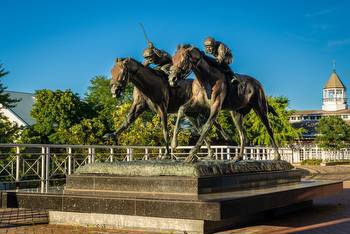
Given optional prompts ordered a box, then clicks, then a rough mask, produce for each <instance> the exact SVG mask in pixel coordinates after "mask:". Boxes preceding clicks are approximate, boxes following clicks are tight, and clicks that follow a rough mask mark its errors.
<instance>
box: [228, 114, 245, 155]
mask: <svg viewBox="0 0 350 234" xmlns="http://www.w3.org/2000/svg"><path fill="white" fill-rule="evenodd" d="M230 114H231V117H232V120H233V122H234V124H235V126H236V128H237V130H238V133H239V138H240V141H241V147H240V151H239V155H236V156H235V157H234V158H233V160H234V161H240V160H243V155H244V146H245V145H246V139H247V138H246V133H245V130H244V128H243V117H244V116H243V115H242V114H240V113H238V112H236V111H230Z"/></svg>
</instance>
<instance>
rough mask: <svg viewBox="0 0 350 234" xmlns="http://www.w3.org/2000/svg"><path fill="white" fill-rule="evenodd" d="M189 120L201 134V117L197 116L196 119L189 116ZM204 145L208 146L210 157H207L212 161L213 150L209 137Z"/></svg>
mask: <svg viewBox="0 0 350 234" xmlns="http://www.w3.org/2000/svg"><path fill="white" fill-rule="evenodd" d="M187 118H188V120H189V121H190V122H191V124H192V125H193V127H194V129H195V131H196V132H197V133H198V134H199V133H200V125H201V124H200V117H199V116H197V119H194V118H193V117H189V116H187ZM204 143H205V145H206V146H207V149H208V156H207V157H206V158H207V159H212V157H213V154H214V152H213V149H212V148H211V145H210V139H209V137H206V138H205V139H204Z"/></svg>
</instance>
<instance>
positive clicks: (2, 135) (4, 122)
mask: <svg viewBox="0 0 350 234" xmlns="http://www.w3.org/2000/svg"><path fill="white" fill-rule="evenodd" d="M8 73H9V72H7V71H5V69H4V68H3V67H2V64H0V108H4V107H5V108H10V107H14V106H15V105H16V103H17V102H18V100H16V99H12V98H11V97H10V94H8V93H5V91H6V89H7V87H6V86H5V85H4V84H3V83H2V80H1V78H3V77H5V76H6V75H7V74H8ZM18 133H19V127H18V125H17V124H15V123H11V122H10V121H9V120H8V118H6V116H4V115H3V114H2V113H1V112H0V143H13V142H14V141H15V140H16V138H17V137H18Z"/></svg>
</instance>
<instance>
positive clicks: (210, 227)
mask: <svg viewBox="0 0 350 234" xmlns="http://www.w3.org/2000/svg"><path fill="white" fill-rule="evenodd" d="M309 206H312V201H305V202H301V203H297V204H293V205H290V206H287V207H283V208H277V209H272V210H267V211H264V212H259V213H256V214H250V215H242V216H239V217H238V216H237V217H233V218H229V219H223V220H220V221H210V220H195V219H175V218H157V217H145V216H131V215H112V214H98V213H79V212H61V211H49V220H50V221H49V222H50V224H55V225H73V226H76V225H78V226H86V227H95V228H113V229H127V230H140V231H148V232H152V231H153V232H162V233H163V232H166V233H172V234H175V233H179V234H184V233H186V234H205V233H213V232H217V231H222V230H227V229H229V228H232V227H234V226H235V225H242V224H247V223H248V222H254V221H255V222H256V221H258V220H262V219H263V218H264V217H266V216H268V217H271V216H277V215H280V214H283V215H285V214H286V213H290V212H295V211H297V210H300V209H305V208H306V207H309Z"/></svg>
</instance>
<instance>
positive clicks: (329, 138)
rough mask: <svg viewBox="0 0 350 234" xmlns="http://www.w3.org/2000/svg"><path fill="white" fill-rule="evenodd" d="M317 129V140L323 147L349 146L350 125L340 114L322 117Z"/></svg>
mask: <svg viewBox="0 0 350 234" xmlns="http://www.w3.org/2000/svg"><path fill="white" fill-rule="evenodd" d="M316 130H317V132H318V135H317V137H316V141H317V143H318V144H319V146H320V147H322V148H326V149H340V148H344V147H346V146H349V139H350V126H349V125H348V124H347V123H346V122H345V121H344V120H342V119H341V118H340V116H326V117H322V118H321V120H320V122H319V123H318V125H317V128H316Z"/></svg>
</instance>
